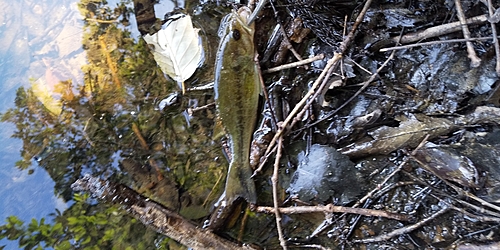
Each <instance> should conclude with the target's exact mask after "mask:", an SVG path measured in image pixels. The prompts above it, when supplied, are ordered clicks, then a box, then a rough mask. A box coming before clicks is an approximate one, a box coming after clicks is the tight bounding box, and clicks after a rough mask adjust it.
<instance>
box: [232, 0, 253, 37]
mask: <svg viewBox="0 0 500 250" xmlns="http://www.w3.org/2000/svg"><path fill="white" fill-rule="evenodd" d="M251 14H252V11H251V10H250V8H248V7H246V6H243V7H241V8H239V9H238V11H234V10H233V15H236V21H237V22H238V23H239V24H240V25H241V27H242V28H243V29H245V30H246V31H247V32H248V33H252V31H253V30H252V28H251V27H249V26H248V18H249V17H250V15H251Z"/></svg>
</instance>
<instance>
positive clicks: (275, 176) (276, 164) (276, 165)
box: [271, 125, 287, 250]
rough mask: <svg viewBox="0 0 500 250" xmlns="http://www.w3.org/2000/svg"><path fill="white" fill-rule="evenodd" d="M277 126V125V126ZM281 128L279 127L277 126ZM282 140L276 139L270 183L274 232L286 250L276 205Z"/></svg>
mask: <svg viewBox="0 0 500 250" xmlns="http://www.w3.org/2000/svg"><path fill="white" fill-rule="evenodd" d="M278 126H279V125H278ZM279 127H280V128H281V126H279ZM282 143H283V138H282V137H280V138H279V139H278V152H277V153H276V159H275V161H274V171H273V176H272V177H271V181H272V183H273V205H274V216H275V217H276V230H278V238H279V240H280V245H281V247H282V248H283V250H286V249H287V247H286V241H285V238H284V237H283V229H282V228H281V215H280V211H279V208H278V207H279V204H278V170H279V167H280V159H281V150H282V146H283V145H282Z"/></svg>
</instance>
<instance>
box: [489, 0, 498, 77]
mask: <svg viewBox="0 0 500 250" xmlns="http://www.w3.org/2000/svg"><path fill="white" fill-rule="evenodd" d="M494 12H495V11H494V10H493V4H492V3H491V0H488V14H489V16H490V17H491V16H493V14H494ZM490 25H491V34H492V35H493V45H494V46H495V54H496V56H497V62H496V67H495V71H496V72H497V75H498V76H500V45H499V44H498V37H497V28H496V25H495V24H494V23H493V22H490Z"/></svg>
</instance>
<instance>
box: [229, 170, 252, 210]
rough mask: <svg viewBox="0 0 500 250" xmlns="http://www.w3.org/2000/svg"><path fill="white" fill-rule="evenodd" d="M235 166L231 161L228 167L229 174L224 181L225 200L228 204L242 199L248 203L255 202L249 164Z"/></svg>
mask: <svg viewBox="0 0 500 250" xmlns="http://www.w3.org/2000/svg"><path fill="white" fill-rule="evenodd" d="M246 162H247V163H246V164H243V165H237V163H236V162H235V161H232V162H231V163H230V165H229V172H228V176H227V180H226V190H225V199H226V201H227V202H229V204H231V203H232V202H233V201H235V200H236V199H237V198H244V199H245V200H246V201H247V202H248V203H252V204H255V203H256V202H257V194H256V192H255V183H254V181H253V179H252V178H251V177H252V169H251V168H250V163H249V162H248V161H246Z"/></svg>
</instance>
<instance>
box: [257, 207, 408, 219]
mask: <svg viewBox="0 0 500 250" xmlns="http://www.w3.org/2000/svg"><path fill="white" fill-rule="evenodd" d="M278 210H279V212H280V213H283V214H305V213H349V214H359V215H364V216H378V217H384V218H389V219H394V220H400V221H408V220H410V216H408V215H406V214H397V213H391V212H386V211H380V210H373V209H364V208H353V207H342V206H335V205H333V204H328V205H317V206H296V207H280V208H278ZM257 212H261V213H276V208H275V207H264V206H261V207H257Z"/></svg>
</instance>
